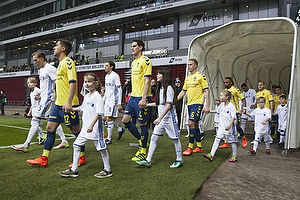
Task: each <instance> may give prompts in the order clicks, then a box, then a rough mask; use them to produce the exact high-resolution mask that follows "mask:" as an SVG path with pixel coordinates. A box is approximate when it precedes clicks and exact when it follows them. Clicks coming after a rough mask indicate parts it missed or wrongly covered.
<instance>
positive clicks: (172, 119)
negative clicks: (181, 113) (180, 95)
mask: <svg viewBox="0 0 300 200" xmlns="http://www.w3.org/2000/svg"><path fill="white" fill-rule="evenodd" d="M174 95H175V91H174V90H173V88H172V87H171V86H170V85H169V86H168V88H167V96H166V102H164V89H163V88H161V89H160V90H159V105H158V109H157V110H158V116H159V115H161V113H162V112H163V111H164V109H165V107H166V105H167V103H171V104H173V98H174ZM162 122H163V123H166V122H169V123H176V124H177V114H176V107H175V105H172V106H171V109H170V110H169V111H168V112H167V113H166V114H165V116H164V117H163V118H162V120H161V123H162Z"/></svg>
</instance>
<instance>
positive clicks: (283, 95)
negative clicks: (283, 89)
mask: <svg viewBox="0 0 300 200" xmlns="http://www.w3.org/2000/svg"><path fill="white" fill-rule="evenodd" d="M286 99H287V97H286V95H285V94H282V95H280V97H279V102H280V104H281V105H285V104H286Z"/></svg>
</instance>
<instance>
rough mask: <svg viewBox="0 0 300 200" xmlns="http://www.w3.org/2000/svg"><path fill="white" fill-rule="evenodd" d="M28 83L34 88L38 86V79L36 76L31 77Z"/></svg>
mask: <svg viewBox="0 0 300 200" xmlns="http://www.w3.org/2000/svg"><path fill="white" fill-rule="evenodd" d="M27 85H28V87H29V88H30V89H33V88H35V87H36V86H37V80H36V78H35V77H29V78H28V79H27Z"/></svg>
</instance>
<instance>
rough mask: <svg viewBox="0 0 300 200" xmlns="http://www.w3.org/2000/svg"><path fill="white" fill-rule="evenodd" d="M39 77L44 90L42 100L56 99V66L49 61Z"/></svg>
mask: <svg viewBox="0 0 300 200" xmlns="http://www.w3.org/2000/svg"><path fill="white" fill-rule="evenodd" d="M39 79H40V88H41V90H42V93H41V101H42V102H46V101H50V100H51V101H55V99H56V95H55V80H56V68H55V67H54V66H52V65H50V64H48V63H47V64H46V65H45V67H43V68H41V69H40V74H39Z"/></svg>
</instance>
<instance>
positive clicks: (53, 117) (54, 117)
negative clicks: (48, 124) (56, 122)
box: [49, 116, 57, 119]
mask: <svg viewBox="0 0 300 200" xmlns="http://www.w3.org/2000/svg"><path fill="white" fill-rule="evenodd" d="M49 118H52V119H56V118H57V117H56V116H49Z"/></svg>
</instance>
